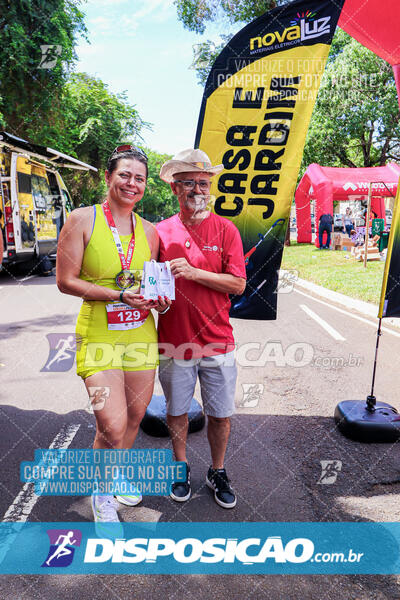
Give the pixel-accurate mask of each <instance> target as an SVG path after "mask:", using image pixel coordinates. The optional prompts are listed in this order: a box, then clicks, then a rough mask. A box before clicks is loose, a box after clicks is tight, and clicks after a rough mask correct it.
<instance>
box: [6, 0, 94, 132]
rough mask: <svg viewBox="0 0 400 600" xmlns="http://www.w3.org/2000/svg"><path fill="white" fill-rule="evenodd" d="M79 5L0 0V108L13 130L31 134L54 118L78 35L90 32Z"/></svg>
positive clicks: (76, 0)
mask: <svg viewBox="0 0 400 600" xmlns="http://www.w3.org/2000/svg"><path fill="white" fill-rule="evenodd" d="M79 5H80V0H13V1H12V2H9V1H6V0H0V33H1V45H0V96H1V99H0V111H1V118H2V125H3V126H5V125H6V126H7V129H8V130H9V131H11V132H12V133H15V134H17V135H24V136H25V137H33V136H34V135H35V133H36V132H37V131H38V129H40V125H41V123H42V121H43V120H44V119H47V120H50V121H51V120H52V119H54V118H55V117H54V115H55V114H56V113H57V110H58V108H57V103H58V101H59V98H60V95H61V93H62V89H63V86H64V83H65V81H66V79H67V76H68V72H69V70H70V69H71V67H72V65H73V64H74V61H75V59H76V55H75V45H76V42H77V39H78V37H79V36H80V35H84V36H85V35H86V28H85V24H84V15H83V13H82V12H81V11H80V9H79ZM44 46H45V47H46V46H47V48H44ZM53 63H54V64H53ZM49 65H50V67H49Z"/></svg>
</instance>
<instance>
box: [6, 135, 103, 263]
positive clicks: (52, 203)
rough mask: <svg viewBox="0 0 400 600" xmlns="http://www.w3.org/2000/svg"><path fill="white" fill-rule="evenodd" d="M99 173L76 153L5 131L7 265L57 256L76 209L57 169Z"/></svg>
mask: <svg viewBox="0 0 400 600" xmlns="http://www.w3.org/2000/svg"><path fill="white" fill-rule="evenodd" d="M60 167H66V168H70V169H79V170H83V171H88V170H91V171H97V169H95V168H94V167H92V166H90V165H87V164H86V163H83V162H81V161H79V160H77V159H76V158H73V157H72V156H67V155H66V154H62V153H61V152H58V151H57V150H53V149H52V148H46V147H44V146H38V145H36V144H31V143H30V142H27V141H26V140H23V139H21V138H18V137H16V136H14V135H11V134H9V133H6V132H4V131H3V132H0V229H1V233H0V235H2V236H3V243H4V253H3V265H5V264H7V263H8V264H10V263H16V262H23V261H26V260H29V259H31V258H34V257H39V256H40V255H47V256H49V257H50V258H55V255H56V252H57V240H58V237H59V235H60V231H61V227H62V226H63V224H64V223H65V220H66V218H67V215H68V214H69V213H70V212H71V210H72V209H73V205H72V201H71V198H70V196H69V193H68V190H67V188H66V186H65V184H64V182H63V180H62V177H61V175H60V173H59V172H58V168H60Z"/></svg>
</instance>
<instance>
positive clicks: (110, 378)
mask: <svg viewBox="0 0 400 600" xmlns="http://www.w3.org/2000/svg"><path fill="white" fill-rule="evenodd" d="M147 174H148V169H147V157H146V155H145V154H144V153H143V151H142V150H140V149H139V148H135V147H134V146H127V145H124V146H120V147H118V148H116V149H115V150H114V152H113V154H112V155H111V157H110V159H109V161H108V165H107V171H106V174H105V178H106V183H107V187H108V194H107V199H106V201H105V202H104V203H103V204H97V205H96V206H94V207H93V206H90V207H84V208H79V209H76V210H74V211H73V212H72V213H71V215H70V216H69V218H68V220H67V222H66V223H65V225H64V227H63V229H62V231H61V234H60V238H59V242H58V250H57V285H58V287H59V289H60V291H61V292H64V293H65V294H71V295H73V296H80V297H81V298H82V299H83V304H82V307H81V310H80V313H79V316H78V321H77V326H76V333H77V356H76V358H77V372H78V375H80V376H81V377H82V378H83V379H84V381H85V385H86V388H87V390H88V393H89V397H90V396H93V394H91V393H90V388H93V387H94V388H105V392H106V394H107V393H108V394H109V395H107V397H106V399H105V404H104V406H103V408H102V409H101V410H95V411H94V413H95V416H96V424H97V429H96V437H95V440H94V444H93V447H94V448H96V449H109V448H131V447H132V445H133V443H134V441H135V438H136V435H137V432H138V429H139V425H140V422H141V420H142V418H143V416H144V413H145V411H146V408H147V406H148V404H149V402H150V399H151V396H152V393H153V385H154V376H155V369H156V366H157V363H158V351H157V333H156V329H155V325H154V319H153V315H152V313H151V310H150V309H152V308H154V309H155V310H157V311H158V312H165V311H166V310H168V308H169V304H170V301H169V300H166V299H162V298H160V297H159V299H158V302H154V301H148V300H145V299H144V298H143V296H141V295H140V288H139V285H140V278H141V273H142V269H143V263H144V261H148V260H150V259H152V258H155V259H157V257H158V247H159V240H158V234H157V232H156V229H155V227H154V226H153V225H152V224H151V223H149V222H148V221H146V220H145V219H141V218H140V217H139V216H138V215H137V214H135V213H134V212H133V209H134V207H135V205H136V204H137V202H139V201H140V200H141V198H142V196H143V193H144V191H145V187H146V180H147ZM128 285H129V286H130V287H127V286H128ZM116 498H117V499H118V500H119V501H120V502H122V503H124V504H127V505H129V506H133V505H135V504H138V503H139V502H140V501H141V496H140V494H133V495H130V496H116ZM116 507H117V503H116V502H115V500H114V498H113V496H109V495H93V496H92V508H93V514H94V519H95V521H100V522H104V521H106V522H109V521H118V520H119V519H118V516H117V512H116Z"/></svg>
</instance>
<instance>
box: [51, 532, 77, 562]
mask: <svg viewBox="0 0 400 600" xmlns="http://www.w3.org/2000/svg"><path fill="white" fill-rule="evenodd" d="M47 535H48V536H49V540H50V548H49V552H48V555H47V558H46V560H45V561H44V563H43V564H42V567H56V568H59V567H68V566H69V565H70V564H71V563H72V561H73V559H74V554H75V548H76V547H79V546H80V545H81V541H82V532H81V531H80V530H79V529H48V530H47Z"/></svg>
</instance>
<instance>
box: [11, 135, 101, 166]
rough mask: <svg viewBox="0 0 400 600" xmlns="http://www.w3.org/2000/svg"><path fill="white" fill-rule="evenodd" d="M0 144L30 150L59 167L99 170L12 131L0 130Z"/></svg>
mask: <svg viewBox="0 0 400 600" xmlns="http://www.w3.org/2000/svg"><path fill="white" fill-rule="evenodd" d="M0 146H7V147H9V148H10V150H16V151H18V152H29V154H31V155H32V156H36V157H37V158H40V159H42V160H45V161H46V162H48V163H51V164H52V165H55V166H57V167H66V168H68V169H78V170H80V171H95V172H97V169H96V168H95V167H92V166H91V165H88V164H86V163H84V162H82V161H80V160H78V159H77V158H74V157H73V156H68V154H63V153H62V152H59V151H58V150H54V149H53V148H46V146H39V145H38V144H32V143H31V142H28V141H27V140H23V139H22V138H19V137H17V136H16V135H12V134H11V133H7V132H6V131H0Z"/></svg>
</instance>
